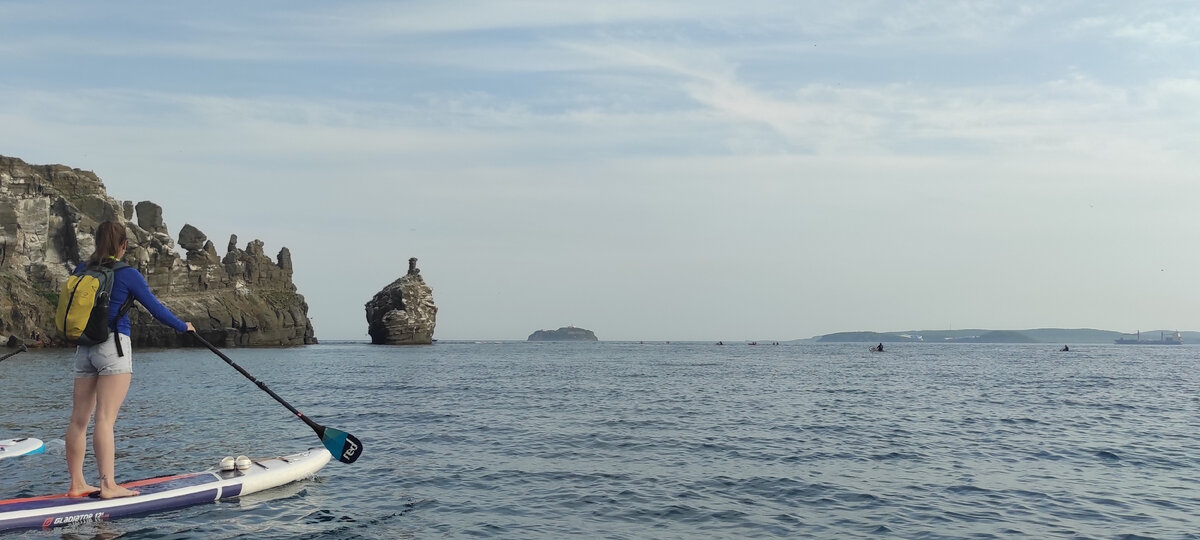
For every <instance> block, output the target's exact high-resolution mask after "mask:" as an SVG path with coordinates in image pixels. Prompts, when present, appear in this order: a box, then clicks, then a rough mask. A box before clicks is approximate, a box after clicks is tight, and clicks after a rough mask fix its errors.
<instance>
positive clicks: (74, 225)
mask: <svg viewBox="0 0 1200 540" xmlns="http://www.w3.org/2000/svg"><path fill="white" fill-rule="evenodd" d="M106 220H116V221H120V222H121V223H123V224H124V225H125V227H126V229H127V231H128V234H129V248H128V250H127V251H126V254H125V259H124V260H125V262H126V263H128V264H129V265H131V266H133V267H135V268H137V269H138V270H139V271H141V273H142V275H144V276H146V281H147V282H148V283H149V284H150V289H151V290H152V291H154V294H155V295H156V296H157V297H158V299H159V300H161V301H162V302H163V304H165V305H166V306H167V307H169V308H170V309H171V311H173V312H175V314H176V315H178V316H179V317H180V318H181V319H183V320H185V321H190V322H192V323H193V324H194V325H195V327H196V330H197V332H199V333H200V334H201V335H202V336H203V337H204V338H205V339H207V340H209V341H211V342H213V343H214V344H216V345H217V346H226V347H228V346H235V345H236V346H288V345H303V344H308V343H316V337H315V335H314V332H313V327H312V322H311V321H310V320H309V318H308V304H306V303H305V301H304V297H303V296H301V295H300V294H298V293H297V292H296V286H295V285H294V284H293V283H292V257H291V253H290V252H289V251H288V249H287V248H283V249H282V250H280V252H279V254H278V255H277V256H276V259H275V260H271V259H270V258H269V257H267V256H266V255H265V253H264V252H263V243H262V242H261V241H259V240H254V241H252V242H249V243H248V244H247V245H246V248H245V249H244V250H243V249H238V248H237V245H236V243H237V236H231V237H230V240H229V244H228V246H227V248H226V253H225V256H224V257H220V256H218V255H217V251H216V248H215V247H214V246H213V243H212V241H210V240H208V238H207V237H206V236H205V235H204V233H202V232H200V230H199V229H196V228H195V227H193V226H191V225H185V226H184V227H183V229H182V230H181V231H180V233H179V246H180V247H182V248H183V249H184V250H186V255H184V256H183V257H181V256H180V255H179V254H178V253H177V252H176V244H175V242H174V241H173V240H172V239H171V236H170V234H169V232H168V229H167V225H166V223H165V222H164V221H163V212H162V207H160V206H159V205H157V204H154V203H152V202H149V201H142V202H139V203H137V204H136V205H135V204H133V203H132V202H130V201H118V200H116V199H113V198H111V197H109V196H108V194H107V192H106V191H105V188H104V184H103V183H102V182H101V181H100V178H98V177H97V176H96V175H95V174H93V173H91V172H89V171H82V170H79V169H72V168H70V167H66V166H63V165H29V164H27V163H25V162H24V161H21V160H20V159H16V158H11V157H4V156H0V289H3V291H2V292H0V335H15V336H17V337H18V338H20V339H22V340H25V341H26V342H29V343H31V344H34V345H36V344H37V342H38V339H37V338H39V337H40V338H41V341H42V342H43V343H44V344H48V345H61V344H62V343H61V342H60V341H58V339H57V337H56V336H55V330H54V310H55V306H56V304H57V301H58V292H59V290H60V289H61V287H62V284H63V283H64V282H65V281H66V278H67V276H69V275H70V272H71V271H72V270H73V269H74V268H75V266H76V265H77V264H78V263H79V262H80V261H82V260H84V259H86V258H87V257H88V256H90V255H91V254H92V252H93V251H94V249H95V237H94V234H95V231H96V227H97V226H99V224H100V223H101V222H103V221H106ZM135 305H136V304H135ZM130 318H131V322H132V324H133V336H132V337H133V342H134V344H135V346H155V347H172V346H182V345H186V344H187V339H188V338H187V337H186V336H184V335H181V334H177V333H176V332H175V331H174V330H172V329H170V328H167V327H165V326H163V325H162V324H160V323H159V322H158V321H155V320H154V319H153V317H151V316H150V314H149V313H148V312H146V311H145V310H143V309H141V308H140V307H138V308H137V309H134V310H133V311H131V313H130Z"/></svg>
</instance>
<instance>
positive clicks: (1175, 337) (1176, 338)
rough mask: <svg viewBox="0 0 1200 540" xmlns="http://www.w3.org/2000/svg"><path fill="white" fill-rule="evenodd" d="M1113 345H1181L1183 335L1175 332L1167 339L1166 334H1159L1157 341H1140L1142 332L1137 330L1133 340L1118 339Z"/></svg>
mask: <svg viewBox="0 0 1200 540" xmlns="http://www.w3.org/2000/svg"><path fill="white" fill-rule="evenodd" d="M1114 343H1116V344H1117V345H1183V335H1181V334H1180V333H1179V332H1175V333H1174V334H1171V336H1170V337H1168V336H1167V333H1166V332H1160V334H1159V337H1158V339H1157V340H1154V339H1142V331H1141V330H1138V332H1137V334H1135V335H1134V337H1133V338H1119V339H1117V340H1116V341H1114Z"/></svg>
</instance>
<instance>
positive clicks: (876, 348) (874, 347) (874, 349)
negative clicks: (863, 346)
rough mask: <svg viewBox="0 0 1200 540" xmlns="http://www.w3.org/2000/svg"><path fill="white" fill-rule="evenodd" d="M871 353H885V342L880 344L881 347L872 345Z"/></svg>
mask: <svg viewBox="0 0 1200 540" xmlns="http://www.w3.org/2000/svg"><path fill="white" fill-rule="evenodd" d="M871 352H883V342H880V343H879V345H872V346H871Z"/></svg>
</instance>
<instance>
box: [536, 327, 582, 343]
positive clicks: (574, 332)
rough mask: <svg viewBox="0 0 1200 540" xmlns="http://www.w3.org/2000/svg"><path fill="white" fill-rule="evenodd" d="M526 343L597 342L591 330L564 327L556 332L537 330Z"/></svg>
mask: <svg viewBox="0 0 1200 540" xmlns="http://www.w3.org/2000/svg"><path fill="white" fill-rule="evenodd" d="M526 341H599V340H598V339H596V334H595V333H594V332H592V331H591V330H587V329H584V328H576V327H574V326H564V327H562V328H559V329H558V330H538V331H537V332H534V333H532V334H529V339H527V340H526Z"/></svg>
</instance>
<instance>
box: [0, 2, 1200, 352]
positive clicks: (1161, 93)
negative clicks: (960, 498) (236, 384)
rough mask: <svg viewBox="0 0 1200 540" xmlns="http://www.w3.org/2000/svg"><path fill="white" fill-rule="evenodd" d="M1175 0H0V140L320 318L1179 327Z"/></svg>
mask: <svg viewBox="0 0 1200 540" xmlns="http://www.w3.org/2000/svg"><path fill="white" fill-rule="evenodd" d="M1197 59H1200V4H1197V3H1195V2H1190V1H1176V2H1167V1H1154V0H1147V1H1139V2H1126V1H1124V0H1113V1H1104V0H1099V1H1096V0H1080V1H1072V0H1062V1H1054V2H1019V1H970V0H961V1H923V0H910V1H893V0H878V1H875V0H862V1H851V2H841V1H824V2H815V1H796V0H783V1H770V0H761V1H760V0H742V1H738V2H728V1H705V0H685V1H644V0H638V1H622V0H614V1H606V2H562V1H533V0H528V1H511V2H508V1H456V2H445V1H440V2H435V1H390V2H356V1H348V2H305V1H286V2H284V1H274V2H272V1H265V2H220V1H217V2H204V3H194V2H158V1H143V2H119V3H95V2H35V1H28V2H26V1H6V2H3V3H0V73H3V76H2V77H0V154H2V155H7V156H13V157H18V158H21V159H23V160H25V161H26V162H29V163H32V164H54V163H61V164H64V165H69V166H71V167H78V168H81V169H86V170H91V171H94V172H95V173H96V174H97V175H99V176H100V178H101V179H102V180H103V181H104V183H105V186H106V187H107V189H108V192H109V195H111V196H113V197H115V198H117V199H120V200H133V201H141V200H151V201H154V202H156V203H158V204H160V205H161V206H162V207H163V218H164V221H165V222H166V224H167V226H168V227H169V228H170V229H171V231H172V233H173V234H177V233H178V231H179V229H181V228H182V227H183V225H184V224H191V225H193V226H195V227H197V228H199V229H200V230H201V231H203V232H204V233H206V234H207V235H208V237H209V238H210V239H211V240H213V242H214V244H216V245H217V246H218V251H219V252H221V253H222V254H223V253H224V247H225V245H226V244H227V242H228V239H229V235H231V234H236V235H237V236H238V239H239V244H241V245H242V247H243V248H244V247H245V243H247V242H249V241H250V240H252V239H261V240H262V241H263V242H264V243H265V244H266V246H265V250H266V251H267V253H268V254H275V253H277V252H278V250H279V249H280V248H282V247H285V246H286V247H287V248H288V249H289V250H290V251H291V253H292V257H293V261H294V265H295V275H294V280H295V283H296V285H297V287H298V288H299V292H300V293H301V294H303V295H304V297H305V298H306V300H307V301H308V304H309V307H310V311H309V315H310V317H311V318H312V320H313V324H314V327H315V330H316V335H317V337H318V338H319V339H323V340H343V339H345V340H360V339H362V340H365V339H367V335H366V331H367V322H366V317H365V310H364V304H365V303H366V302H367V301H368V300H370V298H371V297H372V296H373V295H374V294H375V293H376V292H378V291H379V290H381V289H382V288H383V287H384V286H386V285H388V284H389V283H390V282H392V281H393V280H395V279H396V278H398V277H400V276H402V275H403V274H404V273H405V271H406V270H407V264H408V263H407V261H408V259H409V257H417V258H418V259H419V262H418V266H419V267H420V268H421V272H422V276H423V277H424V279H425V281H426V283H427V284H428V285H429V286H430V287H431V288H432V289H433V296H434V300H435V302H436V303H437V306H438V315H437V328H436V332H435V338H437V339H439V340H458V339H463V340H523V339H525V338H526V337H527V336H528V335H529V334H530V333H532V332H533V331H535V330H539V329H553V328H558V327H561V326H568V325H574V326H579V327H582V328H587V329H590V330H592V331H594V332H595V333H596V335H597V336H598V337H599V338H600V339H601V340H679V341H683V340H698V341H704V340H713V341H716V340H724V341H733V340H761V339H775V340H791V339H799V338H808V337H812V336H816V335H821V334H826V333H832V332H840V331H858V330H875V331H901V330H916V329H947V328H959V329H960V328H989V329H1023V328H1040V327H1062V328H1099V329H1105V330H1118V331H1123V332H1134V331H1137V330H1139V329H1140V330H1157V329H1178V330H1200V310H1197V309H1196V305H1197V300H1200V279H1197V278H1198V277H1200V250H1198V249H1197V247H1198V244H1200V242H1197V232H1200V208H1198V203H1200V61H1198V60H1197Z"/></svg>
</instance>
